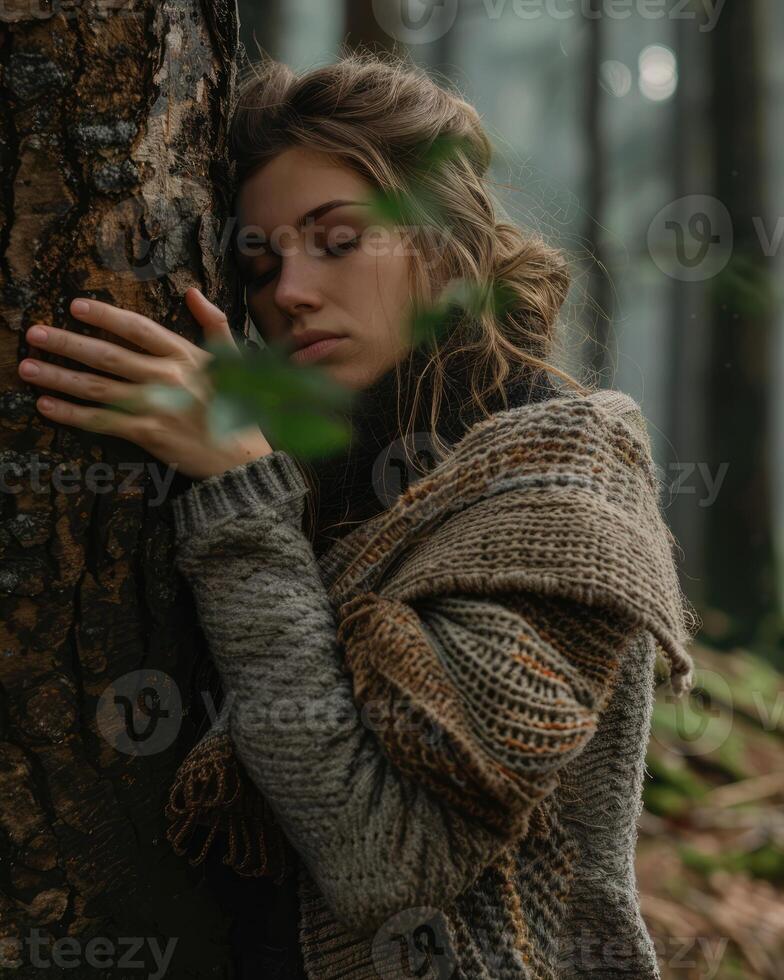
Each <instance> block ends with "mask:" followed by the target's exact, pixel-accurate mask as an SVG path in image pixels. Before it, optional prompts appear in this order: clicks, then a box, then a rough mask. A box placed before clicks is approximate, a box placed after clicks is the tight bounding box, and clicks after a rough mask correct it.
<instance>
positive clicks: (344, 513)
mask: <svg viewBox="0 0 784 980" xmlns="http://www.w3.org/2000/svg"><path fill="white" fill-rule="evenodd" d="M429 360H430V353H429V351H428V350H427V348H426V347H425V346H424V345H423V346H420V347H419V348H417V349H416V350H414V351H413V352H412V353H411V355H410V358H409V357H407V358H406V359H405V361H404V363H403V364H402V365H401V382H400V384H401V392H400V423H401V424H402V425H403V427H405V426H406V424H407V421H408V417H409V415H410V411H411V406H412V404H413V399H414V394H415V388H416V382H417V380H418V379H419V378H420V377H423V376H424V377H423V381H422V385H421V392H420V406H419V409H418V412H417V419H416V422H415V424H414V426H413V429H412V431H413V432H414V433H416V434H417V435H415V437H414V441H413V450H414V452H413V454H414V455H415V456H416V457H417V460H418V463H419V465H420V467H423V468H424V469H425V470H426V469H429V468H430V466H431V465H432V464H433V463H435V456H434V455H433V454H432V453H431V452H429V451H428V449H429V445H430V439H429V435H428V433H429V431H430V422H429V418H430V404H431V398H432V385H431V383H430V378H431V375H432V372H427V375H426V376H425V371H424V369H425V366H426V365H427V363H428V361H429ZM505 390H506V395H507V406H508V407H509V408H512V407H516V406H518V405H524V404H528V403H529V402H534V401H542V400H544V399H546V398H550V397H552V396H554V395H556V394H557V393H558V390H559V389H558V387H557V386H556V384H555V382H554V381H553V380H552V379H551V377H550V376H549V375H548V374H547V373H545V372H543V371H535V370H532V369H529V370H527V372H526V373H524V374H523V375H522V376H521V377H518V378H517V379H515V380H514V381H513V382H511V383H509V384H507V385H506V387H505ZM467 391H468V386H467V381H465V380H464V379H463V378H461V377H460V373H459V372H457V373H454V374H453V376H450V378H449V383H448V384H447V385H445V389H444V392H443V395H442V400H441V409H440V411H439V418H438V420H437V424H436V429H437V431H438V434H439V438H440V439H441V440H442V441H443V442H444V443H446V444H447V445H449V446H453V445H455V443H456V442H458V440H459V439H460V438H461V437H462V436H463V435H464V434H465V432H466V431H467V430H468V429H469V428H470V427H471V425H472V424H473V423H474V422H476V421H478V420H479V418H480V413H479V411H478V409H477V408H476V406H475V405H473V404H468V405H466V404H462V406H461V403H462V402H464V400H465V399H466V397H467ZM486 400H487V402H488V404H489V407H490V408H491V410H492V411H493V412H496V411H499V410H502V409H503V408H504V405H503V402H502V400H501V396H500V393H497V392H495V393H494V394H493V396H492V397H491V398H488V399H486ZM397 402H398V399H397V372H396V370H395V368H394V366H393V367H392V368H390V369H389V370H388V371H387V372H386V373H384V374H383V375H382V376H381V377H380V378H378V379H377V380H376V381H375V382H374V383H373V384H372V385H370V386H369V387H368V388H365V389H364V390H362V391H361V392H358V393H356V395H355V397H354V400H353V402H352V405H351V406H350V408H349V410H348V413H347V417H348V421H349V422H350V423H351V427H352V439H351V441H350V444H349V445H348V446H347V447H345V448H344V449H342V450H341V451H340V452H338V453H336V454H334V455H332V456H329V457H325V458H322V459H315V460H313V459H311V460H308V461H307V465H306V468H307V469H308V471H309V472H310V474H311V475H312V477H313V478H314V480H315V483H316V485H317V487H318V488H319V490H318V495H317V499H316V501H314V503H316V504H317V519H316V534H315V537H314V541H313V547H314V551H315V553H316V556H317V557H319V556H320V555H321V554H322V553H323V552H324V551H325V550H326V549H327V548H328V547H329V546H330V545H331V544H332V543H333V542H334V541H335V540H336V539H337V538H339V537H342V536H343V535H344V534H346V533H347V532H348V531H350V530H351V529H352V528H353V527H355V526H356V524H357V523H358V522H361V521H365V520H367V519H368V518H370V517H373V516H375V515H376V514H378V513H379V512H380V511H382V510H384V509H386V508H387V507H389V506H390V504H391V503H392V502H393V500H394V498H395V496H396V495H397V493H400V492H402V491H404V490H405V489H406V488H407V486H408V484H409V483H410V482H414V481H415V480H416V479H418V478H419V477H420V476H421V475H422V473H421V472H420V471H419V470H414V469H413V467H411V466H410V465H406V461H405V458H404V456H403V454H402V452H401V451H400V449H398V450H397V451H395V448H394V447H393V445H392V444H393V443H396V446H397V447H400V448H401V449H402V442H400V441H398V440H400V432H399V429H398V411H397ZM410 444H411V443H409V445H410Z"/></svg>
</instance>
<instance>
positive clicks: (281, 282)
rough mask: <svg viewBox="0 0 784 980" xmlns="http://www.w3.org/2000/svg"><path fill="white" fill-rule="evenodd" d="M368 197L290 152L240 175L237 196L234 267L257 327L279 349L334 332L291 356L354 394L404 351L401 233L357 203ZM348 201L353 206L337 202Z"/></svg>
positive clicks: (348, 177) (361, 183) (305, 153)
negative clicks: (331, 338)
mask: <svg viewBox="0 0 784 980" xmlns="http://www.w3.org/2000/svg"><path fill="white" fill-rule="evenodd" d="M372 190H373V188H372V185H371V184H370V183H369V182H368V181H366V180H365V179H364V178H363V177H361V176H360V175H359V174H357V173H355V172H354V171H353V170H350V169H349V168H348V167H346V166H343V165H341V164H337V163H335V162H333V161H332V160H330V159H329V158H328V157H327V156H326V155H325V154H322V153H319V152H318V151H312V150H307V149H303V148H300V147H295V148H292V149H288V150H286V151H284V152H282V153H280V154H279V155H278V156H277V157H275V158H274V159H272V160H271V161H270V162H269V163H267V164H265V165H264V166H263V167H262V169H261V170H258V171H256V173H254V174H252V175H251V176H250V177H248V178H247V179H246V180H245V181H244V182H243V184H242V186H241V187H240V190H239V193H238V198H237V213H238V238H237V261H238V265H239V270H240V274H241V275H242V278H243V281H244V282H245V286H246V296H247V304H248V310H249V313H250V316H251V319H252V320H253V322H254V324H255V325H256V328H257V330H258V331H259V333H260V334H261V336H262V337H263V338H264V340H265V341H268V342H274V343H277V342H283V343H285V344H301V343H302V342H303V341H305V340H312V339H313V338H314V337H315V336H317V332H318V331H323V332H326V333H330V334H336V335H338V337H339V338H340V339H339V340H334V341H332V342H325V343H323V344H322V345H319V346H313V347H310V348H309V349H308V348H307V347H303V348H302V349H301V350H300V352H299V353H295V354H294V355H293V359H294V361H295V362H296V363H305V362H307V363H317V364H318V365H319V367H320V368H321V369H322V370H324V371H325V372H327V373H328V374H329V375H331V376H332V378H333V379H334V380H336V381H338V382H339V383H340V384H342V385H344V386H345V387H348V388H353V389H356V390H360V389H362V388H365V387H367V386H369V385H370V384H372V383H373V382H374V381H375V380H376V379H377V378H378V377H380V376H381V375H382V374H384V373H385V372H386V371H388V370H389V369H390V368H391V367H392V366H393V365H394V364H395V363H396V362H397V361H398V360H400V359H401V357H402V356H403V355H404V354H405V352H406V350H407V347H408V345H407V343H406V339H405V338H406V336H407V330H406V324H407V320H408V315H409V303H410V291H409V279H408V274H409V258H408V256H407V255H406V254H405V253H406V249H405V248H404V243H403V239H402V236H401V234H400V232H399V231H398V230H397V229H393V228H381V227H380V226H379V224H378V220H377V219H374V216H373V215H372V213H371V209H370V207H369V206H368V204H367V203H362V202H367V201H368V200H369V197H370V194H371V192H372ZM346 201H348V202H357V203H352V204H346V203H343V204H336V203H335V202H346ZM308 216H309V217H308ZM243 235H244V238H243ZM310 331H313V336H309V335H308V334H309V332H310Z"/></svg>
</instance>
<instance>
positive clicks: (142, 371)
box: [26, 324, 176, 384]
mask: <svg viewBox="0 0 784 980" xmlns="http://www.w3.org/2000/svg"><path fill="white" fill-rule="evenodd" d="M26 339H27V341H28V343H30V344H32V345H33V346H34V347H39V348H41V349H42V350H46V351H49V352H50V353H52V354H58V355H60V356H62V357H69V358H71V360H74V361H81V363H82V364H87V365H89V366H90V367H95V368H99V369H100V370H102V371H108V372H109V373H110V374H115V375H117V376H118V377H121V378H126V379H128V380H129V381H139V382H147V381H158V382H160V383H162V384H171V383H176V379H175V377H174V374H173V372H172V369H171V363H170V362H169V361H168V360H167V359H165V358H163V357H154V356H152V355H150V354H139V353H137V352H136V351H132V350H128V349H127V348H125V347H120V346H119V345H118V344H113V343H111V342H110V341H107V340H98V339H97V338H95V337H85V336H83V335H82V334H78V333H73V332H72V331H70V330H60V329H59V327H50V326H49V325H48V324H47V325H43V324H36V325H35V326H33V327H30V329H29V330H28V331H27V334H26Z"/></svg>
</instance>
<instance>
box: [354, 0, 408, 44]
mask: <svg viewBox="0 0 784 980" xmlns="http://www.w3.org/2000/svg"><path fill="white" fill-rule="evenodd" d="M387 2H389V0H387ZM345 5H346V6H345V31H344V34H345V43H346V44H348V45H350V46H351V47H353V48H356V47H360V46H363V47H367V48H370V50H371V51H383V50H385V49H393V48H395V47H396V44H395V40H394V38H391V37H390V36H389V34H387V32H386V31H385V30H384V29H383V28H382V27H381V25H380V24H379V22H378V19H377V17H376V15H375V11H374V9H373V3H372V2H371V0H345Z"/></svg>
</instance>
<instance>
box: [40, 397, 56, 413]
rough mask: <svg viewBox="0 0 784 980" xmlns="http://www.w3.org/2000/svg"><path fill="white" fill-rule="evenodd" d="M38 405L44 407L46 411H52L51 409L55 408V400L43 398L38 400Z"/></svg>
mask: <svg viewBox="0 0 784 980" xmlns="http://www.w3.org/2000/svg"><path fill="white" fill-rule="evenodd" d="M38 407H39V408H41V409H43V410H44V411H45V412H51V410H52V409H53V408H54V402H53V401H52V399H51V398H42V399H41V400H40V401H39V402H38Z"/></svg>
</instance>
